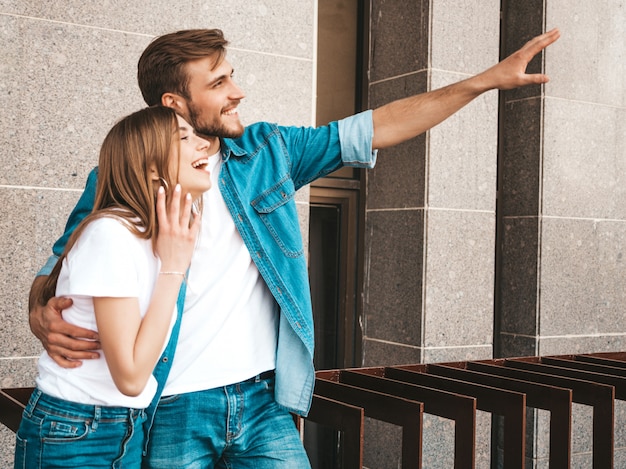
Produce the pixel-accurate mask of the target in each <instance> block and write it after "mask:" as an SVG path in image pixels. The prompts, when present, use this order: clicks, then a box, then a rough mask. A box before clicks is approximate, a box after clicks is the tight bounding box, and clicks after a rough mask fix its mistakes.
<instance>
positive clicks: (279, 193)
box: [252, 176, 304, 257]
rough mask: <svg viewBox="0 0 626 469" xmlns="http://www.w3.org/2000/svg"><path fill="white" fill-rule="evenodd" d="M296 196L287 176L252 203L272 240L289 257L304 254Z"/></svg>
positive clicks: (291, 182)
mask: <svg viewBox="0 0 626 469" xmlns="http://www.w3.org/2000/svg"><path fill="white" fill-rule="evenodd" d="M295 194H296V191H295V187H294V184H293V181H292V180H291V178H289V177H287V176H286V177H284V178H283V179H281V180H280V181H279V182H278V183H277V184H275V185H274V186H273V187H271V188H270V189H268V190H266V191H264V192H263V193H262V194H261V195H259V196H258V197H256V198H255V199H254V200H253V201H252V207H253V208H254V209H255V210H256V212H257V213H258V215H259V218H260V219H261V221H262V222H263V224H264V225H265V227H266V228H267V230H268V232H269V233H270V235H271V236H272V239H273V240H274V241H275V242H276V244H277V245H278V246H279V247H280V249H281V251H282V252H283V253H284V254H285V255H286V256H288V257H300V256H302V255H303V253H304V248H303V246H302V236H301V234H300V224H299V219H298V212H297V210H296V203H295V200H294V197H295Z"/></svg>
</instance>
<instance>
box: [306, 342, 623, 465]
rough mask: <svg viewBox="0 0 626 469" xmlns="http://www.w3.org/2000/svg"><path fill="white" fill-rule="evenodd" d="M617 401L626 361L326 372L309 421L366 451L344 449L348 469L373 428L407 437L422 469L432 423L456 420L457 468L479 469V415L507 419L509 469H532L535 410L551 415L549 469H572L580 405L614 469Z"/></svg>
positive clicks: (358, 460) (615, 356) (602, 460)
mask: <svg viewBox="0 0 626 469" xmlns="http://www.w3.org/2000/svg"><path fill="white" fill-rule="evenodd" d="M615 399H618V400H626V352H619V353H594V354H583V355H560V356H549V357H520V358H510V359H493V360H479V361H466V362H452V363H439V364H419V365H402V366H388V367H371V368H354V369H342V370H330V371H319V372H317V380H316V384H315V393H314V398H313V406H312V409H311V412H310V414H309V416H308V417H307V419H306V420H305V421H304V424H305V428H306V421H307V420H310V421H312V422H315V423H318V424H322V425H324V426H327V427H330V428H333V429H335V430H338V431H341V432H342V434H343V435H344V440H342V441H351V442H353V441H360V442H361V444H360V446H359V447H358V448H357V447H355V446H354V444H350V445H347V444H346V445H343V447H342V461H343V463H342V467H344V468H347V469H348V468H361V467H362V465H363V422H364V418H365V417H370V418H372V419H375V420H382V421H385V422H390V423H394V424H395V425H398V426H400V427H401V428H402V450H401V451H402V458H401V461H402V468H405V469H406V468H421V467H422V460H421V459H422V436H423V435H422V432H423V428H422V422H423V416H424V414H432V415H435V416H439V417H443V418H447V419H451V420H453V421H454V423H455V425H454V428H455V430H454V467H455V468H457V469H461V468H463V469H465V468H467V469H473V468H474V467H475V464H476V462H475V441H476V411H477V410H479V411H483V412H488V413H491V414H492V415H497V416H500V417H501V418H502V421H503V425H502V428H503V435H502V443H501V444H502V454H503V467H506V468H507V469H508V468H512V469H523V468H524V467H525V458H526V457H527V455H526V437H527V432H526V415H527V414H526V410H527V408H535V409H542V410H544V411H548V412H549V414H550V424H549V432H550V435H549V460H548V461H549V467H550V468H552V469H555V468H568V469H569V468H570V467H571V461H572V403H577V404H584V405H587V406H590V407H591V408H592V411H593V419H592V428H591V432H592V458H591V459H592V464H593V468H595V469H606V468H612V467H613V464H614V424H615V422H614V421H615ZM329 400H330V402H332V403H333V405H334V407H330V406H329V404H328V403H327V402H328V401H329ZM322 401H323V402H324V405H321V404H320V403H321V402H322ZM355 409H356V410H361V411H362V412H361V414H360V418H359V417H358V415H357V414H356V410H355ZM348 415H350V417H348ZM344 417H345V418H344ZM349 419H350V420H349ZM335 422H339V423H335ZM301 423H302V422H301ZM492 444H493V443H492Z"/></svg>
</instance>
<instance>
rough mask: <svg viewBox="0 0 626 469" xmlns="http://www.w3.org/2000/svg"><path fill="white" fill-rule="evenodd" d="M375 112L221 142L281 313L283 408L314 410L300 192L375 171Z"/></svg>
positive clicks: (88, 192)
mask: <svg viewBox="0 0 626 469" xmlns="http://www.w3.org/2000/svg"><path fill="white" fill-rule="evenodd" d="M372 137H373V125H372V113H371V111H365V112H363V113H360V114H357V115H356V116H352V117H349V118H346V119H343V120H341V121H339V122H333V123H331V124H329V125H327V126H323V127H318V128H308V127H280V126H277V125H274V124H269V123H266V122H260V123H257V124H253V125H250V126H248V127H246V130H245V132H244V134H243V136H242V137H240V138H237V139H223V140H222V141H221V148H222V158H223V161H224V164H223V165H222V169H221V172H220V175H219V187H220V191H221V193H222V196H223V198H224V200H225V202H226V205H227V206H228V209H229V210H230V213H231V215H232V217H233V220H234V222H235V225H236V226H237V229H238V230H239V233H240V234H241V237H242V238H243V240H244V243H245V244H246V246H247V248H248V250H249V252H250V255H251V257H252V260H253V261H254V262H255V264H256V266H257V267H258V269H259V272H260V273H261V275H262V277H263V279H264V280H265V282H266V283H267V286H268V287H269V289H270V291H271V292H272V295H273V296H274V298H275V299H276V302H277V303H278V305H279V308H280V312H281V314H280V322H279V332H278V348H277V357H276V388H275V389H276V391H275V399H276V402H277V403H278V404H279V405H281V406H282V407H284V408H286V409H287V410H289V411H291V412H296V413H298V414H302V415H306V414H307V412H308V409H309V407H310V404H311V398H312V395H313V386H314V384H315V370H314V368H313V348H314V343H313V342H314V331H313V314H312V309H311V297H310V290H309V278H308V271H307V263H306V253H305V252H304V248H303V244H302V237H301V234H300V226H299V222H298V213H297V208H296V203H295V199H294V197H295V193H296V191H297V190H298V189H300V188H301V187H303V186H305V185H306V184H309V183H310V182H312V181H314V180H315V179H318V178H320V177H324V176H326V175H327V174H329V173H331V172H333V171H335V170H336V169H338V168H340V167H341V166H344V165H346V166H354V167H368V168H371V167H373V165H374V163H375V160H376V152H375V151H372ZM96 179H97V168H96V169H94V170H93V171H92V172H91V174H90V175H89V177H88V179H87V185H86V187H85V191H84V193H83V195H82V197H81V198H80V200H79V201H78V204H77V205H76V207H75V208H74V211H73V212H72V214H71V215H70V218H69V220H68V222H67V226H66V231H65V233H64V235H63V236H62V237H61V238H60V239H59V240H58V241H57V242H56V243H55V245H54V247H53V252H54V255H53V256H52V257H51V258H50V259H49V260H48V262H47V263H46V266H44V268H42V269H41V271H40V272H39V275H47V274H49V273H50V270H51V269H52V266H53V265H54V262H55V261H56V259H57V256H59V255H60V254H61V253H62V252H63V249H64V247H65V244H66V242H67V239H68V237H69V235H70V234H71V232H72V231H73V230H74V228H76V226H77V225H78V223H80V221H81V220H82V219H83V218H84V217H85V216H86V215H87V214H88V213H89V212H90V211H91V208H92V207H93V201H94V195H95V186H96Z"/></svg>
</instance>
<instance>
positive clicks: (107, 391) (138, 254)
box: [36, 216, 176, 409]
mask: <svg viewBox="0 0 626 469" xmlns="http://www.w3.org/2000/svg"><path fill="white" fill-rule="evenodd" d="M159 268H160V261H159V259H158V257H156V256H155V255H154V253H153V251H152V242H151V241H150V240H144V239H139V238H138V237H137V236H135V235H133V234H132V233H131V232H130V231H129V230H128V228H126V226H124V225H123V224H122V222H121V220H120V219H116V218H113V217H109V216H107V217H103V218H99V219H96V220H94V221H92V222H90V223H89V224H88V225H87V227H86V228H85V230H84V231H83V233H82V234H81V236H80V237H79V239H78V240H77V242H76V244H75V245H74V246H73V247H72V249H71V251H70V252H69V253H68V255H67V257H66V258H65V259H64V261H63V267H62V269H61V272H60V274H59V279H58V282H57V289H56V295H57V296H66V297H70V298H72V300H73V305H72V306H71V307H70V308H68V309H66V310H63V319H65V320H66V321H67V322H69V323H71V324H76V325H78V326H81V327H84V328H87V329H91V330H95V331H97V330H98V328H97V325H96V317H95V313H94V308H93V297H117V298H129V297H133V298H138V300H139V309H140V314H141V316H142V317H143V316H144V315H145V313H146V311H147V309H148V306H149V305H150V299H151V297H152V291H153V289H154V285H155V283H156V278H157V275H158V272H159ZM175 320H176V310H175V308H174V310H173V311H172V322H171V324H170V331H169V332H168V336H167V338H166V341H165V343H164V344H163V349H164V348H165V345H166V344H167V340H168V339H169V334H170V333H171V329H172V326H173V325H174V322H175ZM155 364H156V362H155ZM36 381H37V386H38V387H39V389H41V390H42V391H43V392H45V393H47V394H50V395H52V396H55V397H58V398H60V399H65V400H68V401H73V402H79V403H83V404H93V405H105V406H120V407H131V408H137V409H140V408H145V407H147V406H148V405H149V404H150V402H151V400H152V397H153V396H154V393H155V392H156V386H157V383H156V380H155V379H154V377H152V376H151V377H150V379H149V380H148V383H147V385H146V387H145V389H144V390H143V392H142V393H141V394H140V395H138V396H136V397H130V396H126V395H124V394H122V393H121V392H120V391H119V390H118V389H117V387H116V386H115V383H114V382H113V378H112V377H111V373H110V372H109V368H108V367H107V364H106V360H105V357H104V354H103V353H102V350H100V358H98V359H94V360H83V362H82V366H80V367H78V368H72V369H66V368H61V367H60V366H58V365H57V364H56V363H55V362H54V361H53V360H52V359H51V358H50V356H49V355H48V354H47V353H46V352H44V353H43V354H42V355H41V357H40V358H39V375H38V377H37V380H36Z"/></svg>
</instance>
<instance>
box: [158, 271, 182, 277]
mask: <svg viewBox="0 0 626 469" xmlns="http://www.w3.org/2000/svg"><path fill="white" fill-rule="evenodd" d="M159 275H180V276H181V277H183V278H185V277H186V274H185V272H176V271H161V272H159Z"/></svg>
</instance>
